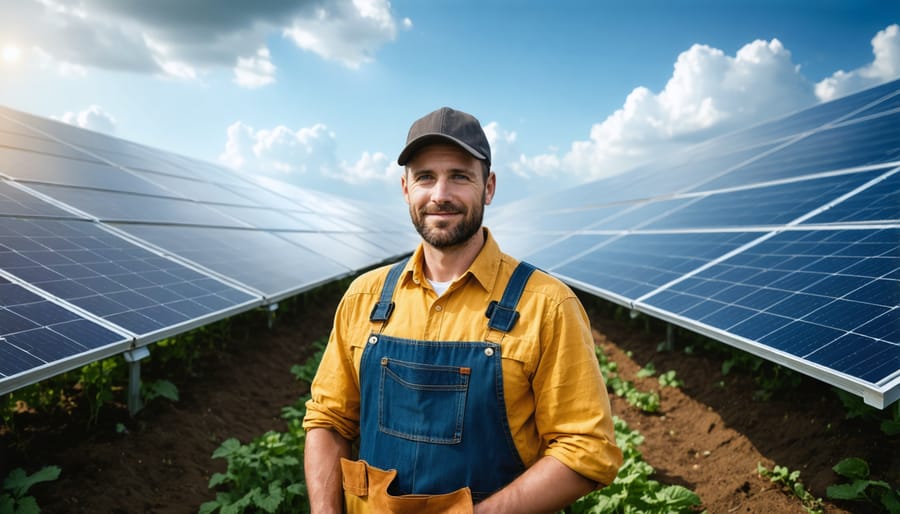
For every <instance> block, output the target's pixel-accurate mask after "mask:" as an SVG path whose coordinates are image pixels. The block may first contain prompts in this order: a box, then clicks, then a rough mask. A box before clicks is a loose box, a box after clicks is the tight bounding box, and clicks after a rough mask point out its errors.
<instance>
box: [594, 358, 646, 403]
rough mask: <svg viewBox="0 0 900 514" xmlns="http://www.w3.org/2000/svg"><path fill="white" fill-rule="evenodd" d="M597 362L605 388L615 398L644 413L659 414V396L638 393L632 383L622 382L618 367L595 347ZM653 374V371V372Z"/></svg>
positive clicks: (643, 392) (644, 392)
mask: <svg viewBox="0 0 900 514" xmlns="http://www.w3.org/2000/svg"><path fill="white" fill-rule="evenodd" d="M594 354H595V355H596V356H597V361H598V362H599V363H600V372H601V373H602V374H603V379H604V380H605V381H606V386H607V387H608V388H609V389H610V390H612V392H613V393H614V394H615V395H616V396H620V397H622V398H625V401H627V402H628V403H629V405H632V406H634V407H636V408H638V409H640V410H642V411H644V412H659V408H660V403H659V394H657V393H656V392H655V391H640V390H638V389H637V387H635V385H634V382H632V381H630V380H623V379H622V378H621V377H619V367H618V365H617V364H616V363H615V362H613V361H611V360H609V357H607V356H606V354H605V353H603V349H602V348H600V347H597V348H595V349H594ZM654 372H655V371H654Z"/></svg>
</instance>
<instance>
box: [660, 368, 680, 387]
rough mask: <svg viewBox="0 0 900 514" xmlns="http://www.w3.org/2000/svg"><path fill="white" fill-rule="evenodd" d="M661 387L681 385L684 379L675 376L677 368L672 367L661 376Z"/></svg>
mask: <svg viewBox="0 0 900 514" xmlns="http://www.w3.org/2000/svg"><path fill="white" fill-rule="evenodd" d="M658 380H659V387H681V386H683V385H684V381H682V380H679V379H678V378H675V370H674V369H670V370H669V371H666V372H665V373H663V374H662V375H660V376H659V379H658Z"/></svg>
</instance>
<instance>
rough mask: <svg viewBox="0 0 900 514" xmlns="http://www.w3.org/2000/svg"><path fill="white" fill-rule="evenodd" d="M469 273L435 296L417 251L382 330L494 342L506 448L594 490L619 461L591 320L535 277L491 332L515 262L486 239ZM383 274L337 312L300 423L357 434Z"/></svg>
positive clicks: (366, 278)
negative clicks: (506, 319)
mask: <svg viewBox="0 0 900 514" xmlns="http://www.w3.org/2000/svg"><path fill="white" fill-rule="evenodd" d="M485 233H486V235H487V238H486V242H485V245H484V248H482V250H481V252H480V253H479V254H478V257H477V258H476V259H475V261H474V262H473V263H472V265H471V266H470V267H469V269H468V271H466V273H465V274H464V275H463V276H462V277H460V278H459V279H457V280H456V281H454V282H453V283H452V284H450V287H449V289H448V290H447V292H445V293H444V294H443V295H441V296H440V297H438V296H437V295H436V294H435V292H434V290H433V289H432V288H431V286H430V285H429V284H428V281H427V280H426V279H425V275H424V272H423V269H422V258H423V256H422V247H421V245H420V246H419V248H417V249H416V251H415V253H413V256H412V258H410V260H409V262H408V263H407V265H406V268H405V269H404V271H403V273H402V274H401V275H400V279H399V281H398V283H397V289H396V290H395V292H394V303H395V307H394V311H393V314H392V315H391V318H390V320H388V322H387V324H386V325H385V326H384V327H383V333H384V334H385V335H390V336H394V337H401V338H407V339H420V340H429V341H484V340H491V341H493V342H498V343H499V344H500V345H501V356H502V369H503V391H504V399H505V402H506V412H507V417H508V418H509V427H510V431H511V433H512V436H513V441H514V442H515V444H516V448H517V449H518V451H519V455H520V456H521V458H522V461H523V462H524V463H525V465H526V466H531V465H532V464H534V462H536V461H537V460H538V459H539V458H541V457H542V456H545V455H551V456H553V457H555V458H556V459H558V460H559V461H560V462H562V463H563V464H565V465H566V466H568V467H569V468H570V469H572V470H574V471H576V472H578V473H579V474H581V475H582V476H585V477H587V478H589V479H591V480H594V481H596V482H599V483H601V484H609V483H611V482H612V481H613V480H614V479H615V477H616V473H617V472H618V469H619V466H621V464H622V453H621V451H620V450H619V449H618V448H617V447H616V445H615V435H614V432H613V423H612V414H611V412H610V406H609V397H608V396H607V393H606V386H605V384H604V383H603V377H602V376H601V375H600V368H599V365H598V363H597V359H596V356H595V355H594V342H593V338H592V337H591V331H590V322H589V320H588V317H587V314H586V313H585V311H584V308H583V307H582V305H581V303H580V302H579V301H578V298H577V297H576V296H575V294H574V293H573V292H572V291H571V290H570V289H569V288H568V287H567V286H566V285H565V284H563V283H562V282H560V281H559V280H557V279H556V278H553V277H551V276H550V275H547V274H546V273H543V272H540V271H537V272H535V273H534V274H533V275H532V276H531V278H530V279H529V281H528V284H527V285H526V287H525V291H524V292H523V294H522V297H521V299H520V300H519V304H518V306H517V307H516V309H517V310H518V311H519V321H518V322H517V323H516V325H515V326H514V327H513V329H512V330H511V331H510V332H509V333H506V334H504V333H502V332H497V331H490V330H489V329H488V327H487V318H486V317H485V310H486V309H487V306H488V305H489V304H490V302H491V300H497V301H499V300H500V297H501V296H502V295H503V291H504V288H505V287H506V283H507V282H508V280H509V278H510V276H511V275H512V272H513V270H514V269H515V267H516V265H517V264H518V261H516V260H515V259H513V258H512V257H510V256H508V255H506V254H504V253H502V252H501V251H500V247H499V246H498V245H497V242H496V241H495V240H494V239H493V237H492V236H491V234H490V232H489V231H488V230H487V229H485ZM388 269H389V267H388V266H385V267H381V268H379V269H376V270H373V271H370V272H368V273H365V274H363V275H362V276H360V277H359V278H357V279H356V280H354V281H353V283H352V284H351V285H350V287H349V289H348V290H347V292H346V293H345V294H344V298H343V299H342V300H341V303H340V305H339V306H338V310H337V313H336V315H335V320H334V329H333V330H332V333H331V337H330V339H329V342H328V347H327V349H326V350H325V355H324V356H323V358H322V363H321V364H320V366H319V370H318V372H317V373H316V377H315V379H314V380H313V383H312V390H311V394H312V399H311V400H309V401H308V402H307V404H306V407H307V414H306V418H305V419H304V421H303V426H304V427H305V428H306V429H307V430H308V429H310V428H331V429H334V430H336V431H337V432H338V433H339V434H341V436H343V437H344V438H346V439H349V440H353V439H356V438H357V437H358V435H359V408H360V406H359V402H360V392H359V368H360V360H361V358H362V353H363V350H364V349H365V346H366V341H367V339H368V337H369V335H370V334H371V333H372V332H376V333H377V332H380V331H382V323H381V322H370V321H369V314H370V313H371V312H372V308H373V307H374V305H375V303H376V302H378V299H379V296H380V294H381V288H382V285H383V284H384V279H385V277H386V276H387V272H388Z"/></svg>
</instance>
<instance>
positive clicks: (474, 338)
mask: <svg viewBox="0 0 900 514" xmlns="http://www.w3.org/2000/svg"><path fill="white" fill-rule="evenodd" d="M397 162H398V164H400V165H401V166H405V167H406V170H405V173H404V175H403V176H402V177H401V180H400V184H401V188H402V190H403V196H404V198H405V199H406V202H407V204H409V213H410V217H411V218H412V222H413V225H415V227H416V230H417V231H418V232H419V234H420V235H421V237H422V243H421V244H420V245H419V247H418V248H417V249H416V251H415V252H414V253H413V255H412V257H411V258H410V259H409V260H408V261H405V262H401V263H399V264H398V265H394V266H387V267H383V268H380V269H377V270H374V271H371V272H368V273H365V274H363V275H362V276H361V277H359V278H358V279H356V280H355V281H354V282H353V284H351V286H350V288H349V289H348V290H347V292H346V293H345V295H344V298H343V299H342V301H341V304H340V306H339V307H338V310H337V313H336V315H335V322H334V329H333V331H332V333H331V338H330V340H329V342H328V347H327V349H326V351H325V354H324V356H323V359H322V363H321V365H320V367H319V370H318V372H317V374H316V378H315V379H314V381H313V384H312V399H311V400H310V401H309V402H308V403H307V415H306V418H305V420H304V427H305V428H306V429H307V436H306V449H305V467H306V480H307V487H308V492H309V497H310V503H311V508H312V511H313V512H314V513H317V512H341V511H342V509H346V512H349V513H351V514H355V513H357V512H379V513H380V512H404V513H417V514H419V513H424V514H427V513H431V512H434V513H437V512H441V513H443V512H460V513H470V512H473V511H474V512H476V513H481V512H484V513H487V512H509V513H528V512H555V511H557V510H559V509H560V508H562V507H564V506H565V505H568V504H569V503H571V502H572V501H574V500H575V499H577V498H579V497H581V496H582V495H584V494H586V493H588V492H590V491H591V490H593V489H595V488H596V487H598V486H601V485H605V484H609V483H610V482H612V480H613V479H614V478H615V476H616V473H617V471H618V468H619V466H620V465H621V463H622V454H621V452H620V451H619V449H618V448H617V447H616V446H615V437H614V433H613V424H612V417H611V414H610V407H609V398H608V397H607V393H606V387H605V385H604V383H603V379H602V377H601V375H600V370H599V366H598V363H597V360H596V357H595V356H594V345H593V340H592V337H591V332H590V326H589V322H588V319H587V315H586V314H585V312H584V309H583V307H582V306H581V304H580V303H579V301H578V299H577V298H576V297H575V295H574V294H573V293H572V291H571V290H570V289H569V288H568V287H566V286H565V285H564V284H562V283H561V282H559V281H558V280H556V279H554V278H552V277H550V276H549V275H547V274H545V273H543V272H541V271H534V269H533V268H532V267H530V266H528V265H525V264H523V265H521V266H517V265H518V264H519V263H518V262H517V261H516V260H514V259H513V258H512V257H510V256H508V255H505V254H503V253H501V251H500V248H499V246H498V245H497V243H496V242H495V241H494V239H493V237H492V236H491V234H490V232H489V231H488V229H487V228H484V227H482V225H481V222H482V215H483V213H484V206H485V205H488V204H490V203H491V199H492V198H493V196H494V190H495V188H496V176H495V175H494V173H493V172H491V171H490V164H491V150H490V146H489V144H488V141H487V137H486V136H485V134H484V131H483V130H482V127H481V125H480V123H479V122H478V120H477V119H475V118H474V117H472V116H471V115H469V114H466V113H463V112H460V111H456V110H453V109H450V108H446V107H444V108H441V109H438V110H437V111H434V112H432V113H430V114H428V115H426V116H424V117H423V118H421V119H419V120H417V121H416V122H415V123H413V125H412V127H411V128H410V130H409V135H408V138H407V144H406V147H405V148H404V149H403V151H402V152H401V153H400V156H399V158H398V160H397ZM355 441H358V455H352V453H353V448H355V444H354V442H355ZM354 458H355V459H357V460H353V459H354Z"/></svg>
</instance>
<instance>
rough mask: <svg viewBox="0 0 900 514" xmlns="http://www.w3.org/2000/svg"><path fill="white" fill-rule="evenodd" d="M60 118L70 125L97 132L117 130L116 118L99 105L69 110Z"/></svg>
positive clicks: (113, 131)
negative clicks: (76, 110)
mask: <svg viewBox="0 0 900 514" xmlns="http://www.w3.org/2000/svg"><path fill="white" fill-rule="evenodd" d="M58 119H59V120H60V121H62V122H64V123H68V124H69V125H75V126H77V127H81V128H85V129H89V130H93V131H95V132H105V133H107V134H114V133H115V131H116V119H115V118H114V117H113V116H112V114H110V113H108V112H106V111H105V110H103V108H102V107H100V106H99V105H91V106H90V107H88V108H87V109H84V110H82V111H81V112H67V113H65V114H63V115H62V116H60V117H59V118H58Z"/></svg>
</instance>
